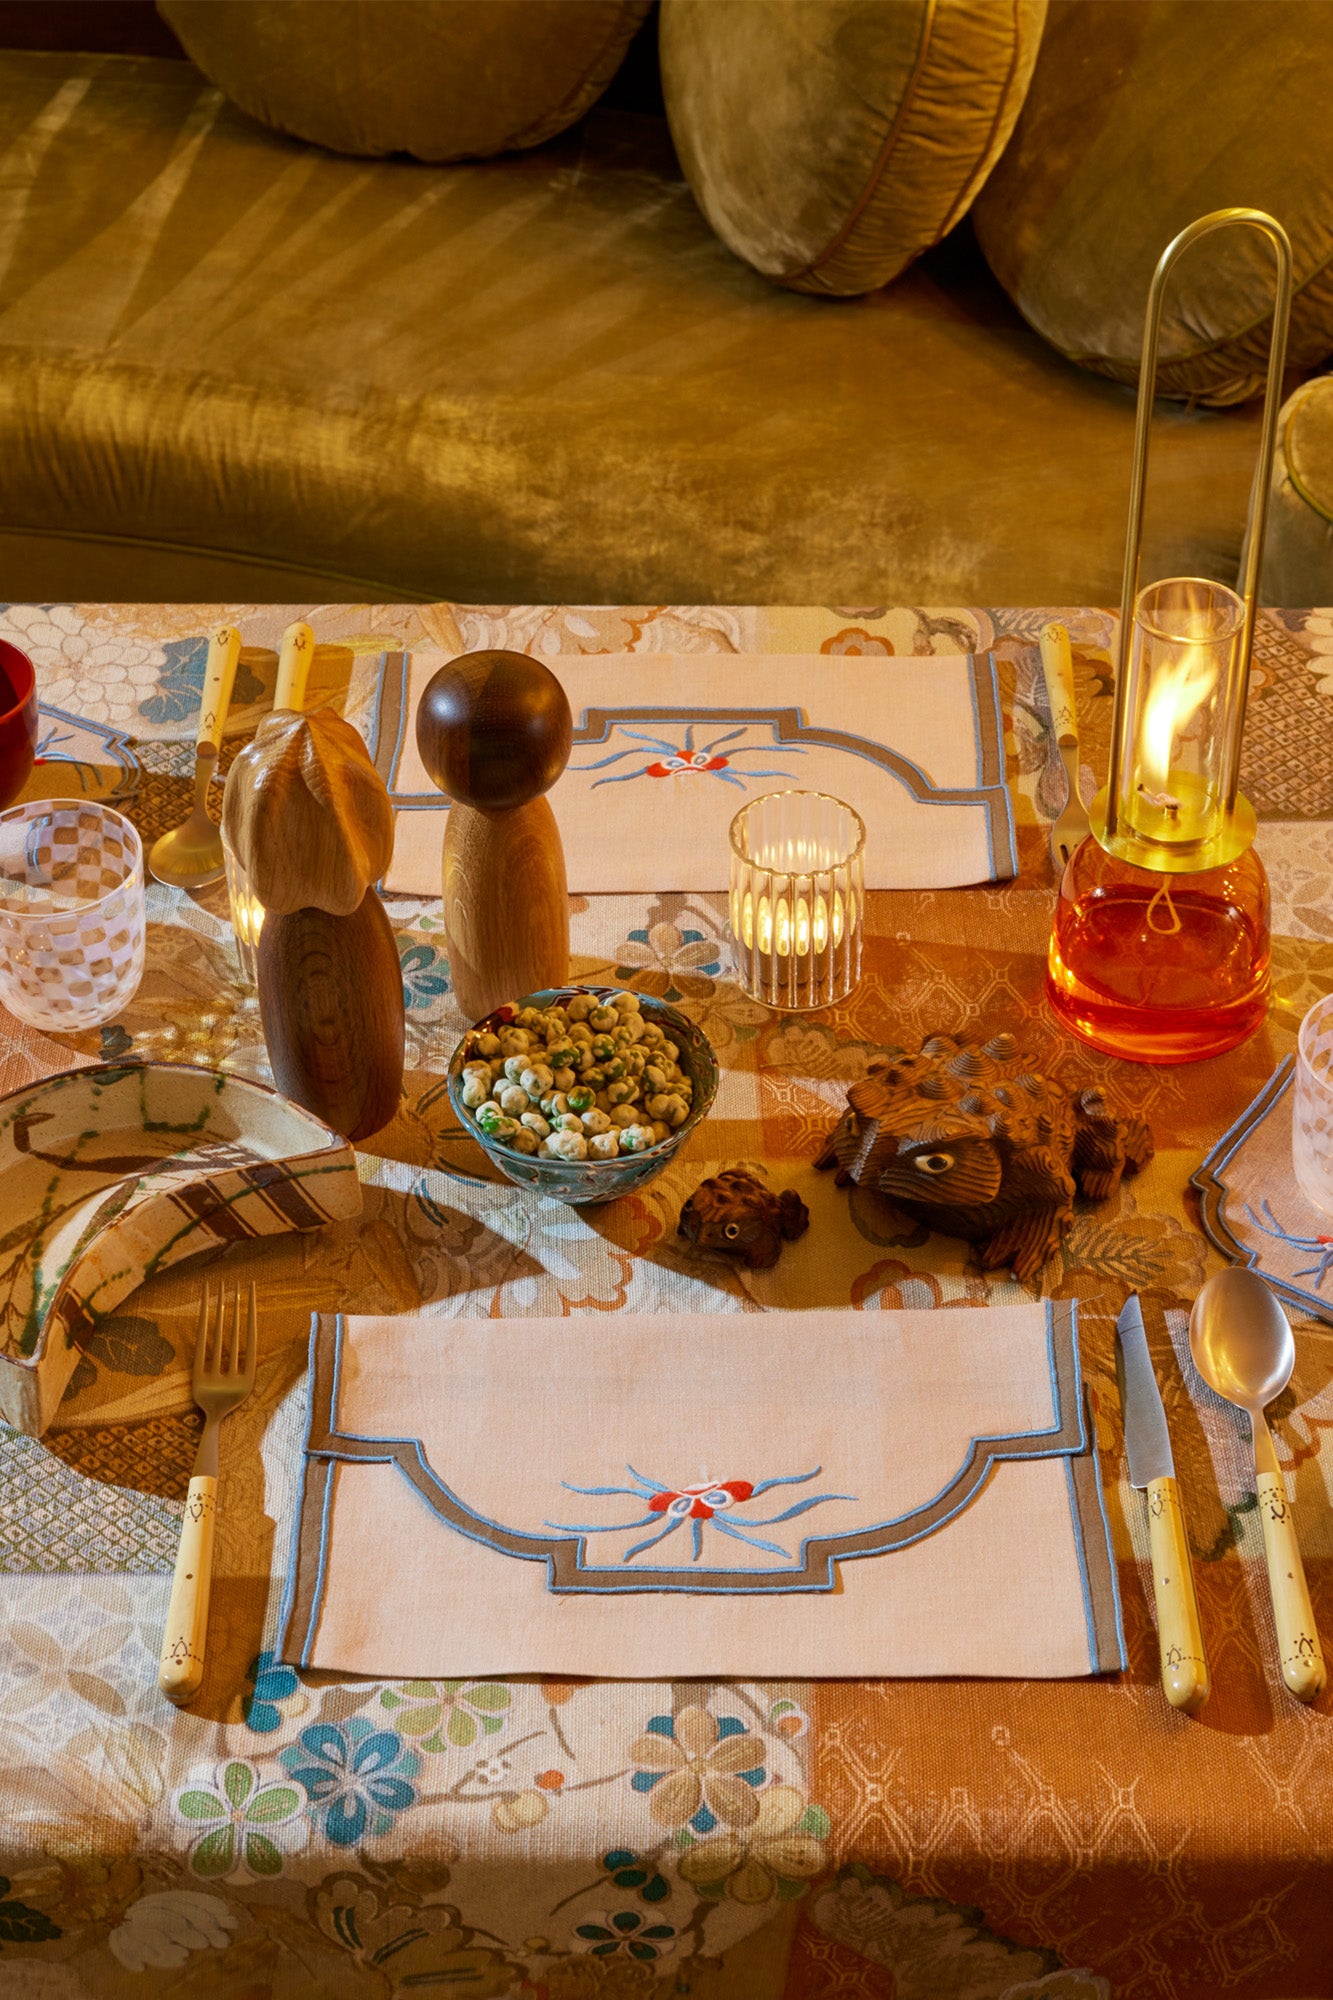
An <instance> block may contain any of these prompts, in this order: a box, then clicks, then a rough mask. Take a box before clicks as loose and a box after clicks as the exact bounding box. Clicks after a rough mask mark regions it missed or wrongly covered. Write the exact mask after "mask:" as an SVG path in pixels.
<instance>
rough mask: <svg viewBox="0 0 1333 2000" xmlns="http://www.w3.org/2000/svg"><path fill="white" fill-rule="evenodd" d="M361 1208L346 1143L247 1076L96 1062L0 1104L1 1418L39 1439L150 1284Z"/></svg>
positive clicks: (184, 1067) (353, 1159)
mask: <svg viewBox="0 0 1333 2000" xmlns="http://www.w3.org/2000/svg"><path fill="white" fill-rule="evenodd" d="M360 1208H361V1189H360V1184H359V1182H358V1180H357V1174H356V1155H355V1154H354V1152H353V1151H352V1148H351V1146H350V1145H349V1144H348V1142H347V1141H346V1139H344V1138H342V1137H341V1135H340V1134H339V1133H337V1132H335V1131H333V1130H332V1128H331V1127H330V1126H328V1125H325V1124H324V1123H323V1122H322V1121H321V1120H320V1119H318V1118H313V1117H311V1115H310V1113H309V1112H307V1111H303V1110H301V1108H300V1107H299V1105H296V1104H293V1103H292V1102H291V1101H290V1100H289V1099H288V1098H285V1097H282V1096H280V1095H279V1094H278V1093H277V1092H276V1091H274V1090H269V1089H267V1088H266V1087H265V1086H264V1085H263V1084H258V1083H251V1082H249V1081H248V1080H247V1079H246V1078H244V1077H237V1076H225V1075H223V1074H221V1072H219V1071H216V1070H209V1069H201V1068H196V1067H194V1066H193V1065H190V1064H185V1063H129V1064H115V1065H112V1064H104V1065H98V1066H96V1067H93V1068H89V1069H76V1070H67V1071H65V1072H63V1073H62V1074H60V1075H58V1076H50V1077H45V1078H43V1079H42V1080H41V1081H40V1082H38V1083H34V1084H30V1085H28V1086H27V1087H26V1088H24V1089H22V1090H17V1091H13V1092H11V1094H10V1095H9V1096H8V1097H4V1098H0V1418H3V1420H4V1421H5V1422H6V1423H9V1424H12V1425H14V1426H15V1428H16V1429H18V1430H21V1431H25V1432H27V1433H28V1434H29V1435H30V1436H33V1437H37V1436H40V1435H41V1433H42V1432H43V1431H44V1430H45V1429H46V1426H47V1425H48V1424H49V1423H50V1421H51V1418H52V1416H53V1415H54V1414H55V1409H56V1405H57V1403H58V1402H59V1401H60V1398H61V1396H62V1395H63V1394H64V1391H65V1387H66V1384H67V1383H68V1381H69V1378H70V1376H71V1375H72V1374H73V1372H74V1369H75V1367H76V1365H77V1363H78V1359H79V1349H80V1344H81V1342H82V1341H83V1340H85V1339H86V1338H87V1336H88V1334H89V1333H90V1332H91V1331H92V1329H93V1328H94V1327H95V1326H96V1325H97V1323H98V1321H99V1320H100V1319H102V1318H103V1317H105V1316H106V1315H107V1314H108V1313H112V1312H114V1311H115V1310H116V1308H117V1307H118V1306H119V1305H120V1303H121V1301H122V1300H123V1299H124V1298H126V1297H127V1295H128V1294H129V1293H130V1292H132V1291H134V1289H135V1288H136V1286H138V1285H140V1284H142V1283H143V1281H144V1279H145V1278H148V1277H151V1276H152V1274H153V1273H154V1272H156V1271H161V1270H165V1269H166V1268H167V1267H168V1266H169V1265H172V1264H177V1263H179V1262H181V1260H182V1259H184V1258H186V1257H193V1256H196V1255H197V1254H198V1253H199V1252H200V1251H203V1250H214V1249H217V1248H219V1247H221V1246H223V1245H225V1244H228V1243H236V1242H240V1241H242V1240H243V1239H245V1238H247V1237H253V1236H276V1235H279V1234H281V1233H283V1232H284V1231H287V1230H292V1229H316V1228H318V1227H319V1226H320V1224H321V1223H324V1222H330V1221H333V1220H335V1219H341V1218H343V1217H346V1216H354V1215H356V1214H358V1213H359V1212H360Z"/></svg>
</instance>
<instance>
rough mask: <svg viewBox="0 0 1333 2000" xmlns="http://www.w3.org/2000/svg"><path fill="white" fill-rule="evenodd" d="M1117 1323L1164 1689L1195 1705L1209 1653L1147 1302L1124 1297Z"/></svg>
mask: <svg viewBox="0 0 1333 2000" xmlns="http://www.w3.org/2000/svg"><path fill="white" fill-rule="evenodd" d="M1115 1330H1116V1334H1117V1337H1118V1338H1119V1341H1120V1359H1121V1363H1122V1367H1123V1391H1122V1393H1123V1399H1124V1412H1125V1452H1126V1455H1127V1456H1128V1459H1129V1480H1130V1484H1131V1486H1139V1487H1146V1488H1147V1492H1148V1541H1149V1546H1150V1548H1151V1551H1152V1581H1153V1595H1154V1596H1155V1598H1156V1600H1157V1643H1158V1647H1159V1649H1160V1652H1161V1659H1162V1690H1163V1692H1164V1693H1165V1695H1166V1698H1167V1700H1168V1701H1169V1702H1170V1703H1171V1706H1172V1707H1173V1708H1183V1709H1185V1710H1186V1711H1187V1712H1193V1710H1194V1709H1196V1708H1200V1707H1202V1705H1203V1703H1204V1702H1205V1701H1207V1699H1208V1685H1209V1683H1208V1662H1207V1660H1206V1658H1205V1657H1204V1650H1203V1633H1202V1631H1201V1630H1200V1626H1199V1606H1198V1604H1197V1602H1196V1600H1195V1596H1194V1572H1193V1570H1192V1569H1191V1567H1190V1555H1189V1545H1188V1543H1187V1541H1186V1539H1185V1520H1184V1516H1183V1515H1182V1513H1181V1511H1180V1493H1179V1491H1178V1489H1177V1487H1176V1465H1175V1460H1174V1458H1173V1457H1172V1455H1171V1435H1170V1432H1169V1431H1168V1430H1167V1427H1166V1411H1165V1410H1164V1409H1163V1408H1162V1396H1161V1391H1160V1390H1159V1389H1158V1387H1157V1377H1156V1376H1155V1375H1154V1374H1153V1366H1152V1358H1151V1356H1150V1355H1149V1353H1148V1339H1147V1335H1146V1334H1145V1333H1144V1330H1143V1309H1142V1307H1141V1306H1140V1305H1139V1302H1138V1298H1137V1297H1136V1296H1135V1295H1134V1294H1133V1293H1131V1294H1130V1296H1129V1298H1127V1299H1126V1301H1125V1305H1124V1310H1123V1311H1122V1312H1121V1315H1120V1317H1119V1319H1118V1320H1117V1321H1116V1323H1115Z"/></svg>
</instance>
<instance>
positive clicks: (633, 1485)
mask: <svg viewBox="0 0 1333 2000" xmlns="http://www.w3.org/2000/svg"><path fill="white" fill-rule="evenodd" d="M282 1624H283V1630H282V1637H281V1641H280V1645H281V1652H282V1657H283V1658H284V1659H286V1660H289V1661H291V1662H292V1663H293V1664H299V1665H301V1666H305V1667H314V1668H328V1669H332V1670H335V1671H338V1672H342V1673H351V1674H376V1675H389V1676H393V1677H395V1678H399V1677H401V1678H416V1677H425V1678H429V1677H432V1676H439V1675H449V1676H453V1675H477V1674H500V1673H505V1674H510V1673H559V1674H616V1675H618V1676H640V1675H642V1676H655V1677H656V1678H658V1679H660V1678H661V1677H662V1676H663V1675H669V1676H676V1675H680V1676H689V1675H718V1676H728V1675H755V1676H759V1677H761V1678H762V1677H771V1676H774V1675H779V1674H781V1675H788V1676H790V1675H797V1676H803V1675H831V1676H840V1675H854V1676H859V1675H867V1674H869V1675H937V1674H982V1675H1017V1676H1023V1677H1054V1676H1061V1675H1079V1674H1088V1673H1096V1672H1100V1671H1104V1670H1106V1669H1110V1668H1116V1667H1121V1666H1123V1665H1124V1648H1123V1640H1122V1637H1121V1633H1120V1624H1119V1607H1118V1603H1117V1600H1116V1587H1115V1577H1114V1565H1113V1561H1112V1557H1111V1550H1110V1544H1109V1540H1108V1532H1107V1526H1106V1520H1105V1515H1104V1513H1103V1510H1102V1501H1101V1486H1100V1480H1099V1476H1098V1469H1097V1461H1096V1456H1095V1453H1094V1451H1093V1450H1092V1447H1091V1443H1090V1439H1089V1433H1088V1427H1087V1424H1086V1419H1085V1411H1084V1404H1083V1395H1082V1387H1081V1382H1080V1374H1079V1359H1078V1343H1077V1331H1076V1325H1075V1308H1074V1306H1073V1304H1072V1303H1070V1302H1064V1301H1062V1302H1059V1303H1052V1302H1046V1303H1044V1304H1040V1305H1021V1306H1008V1307H993V1308H989V1309H980V1310H969V1309H966V1308H963V1309H943V1310H937V1311H926V1312H892V1313H855V1312H845V1311H819V1312H806V1313H784V1312H772V1313H765V1314H764V1315H762V1316H751V1315H748V1314H747V1315H744V1316H737V1315H707V1316H699V1317H691V1318H688V1319H679V1318H675V1317H663V1316H643V1315H627V1314H618V1315H617V1316H616V1319H615V1322H614V1324H613V1325H610V1324H608V1323H606V1322H605V1321H603V1320H601V1319H599V1318H573V1319H559V1320H531V1319H524V1320H512V1321H505V1320H498V1321H493V1320H480V1319H478V1320H462V1321H460V1320H444V1319H422V1318H401V1319H393V1318H346V1319H344V1318H342V1317H341V1316H327V1315H325V1316H319V1317H317V1318H316V1321H315V1324H314V1328H313V1331H312V1337H311V1363H310V1429H309V1435H308V1439H307V1444H306V1454H305V1465H304V1474H303V1479H302V1481H301V1494H300V1500H299V1505H298V1517H297V1520H296V1524H295V1531H294V1548H293V1562H292V1573H291V1578H290V1583H289V1589H288V1598H287V1603H286V1605H285V1607H284V1613H283V1621H282Z"/></svg>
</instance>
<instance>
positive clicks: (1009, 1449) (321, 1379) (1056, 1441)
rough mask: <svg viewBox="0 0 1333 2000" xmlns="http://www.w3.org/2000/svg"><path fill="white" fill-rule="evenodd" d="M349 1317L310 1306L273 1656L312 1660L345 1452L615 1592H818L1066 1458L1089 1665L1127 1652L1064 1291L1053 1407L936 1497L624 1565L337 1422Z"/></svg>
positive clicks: (350, 1459) (503, 1544) (444, 1518)
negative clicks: (758, 1540) (663, 1563)
mask: <svg viewBox="0 0 1333 2000" xmlns="http://www.w3.org/2000/svg"><path fill="white" fill-rule="evenodd" d="M344 1338H345V1324H344V1321H343V1318H342V1316H341V1315H340V1314H337V1315H335V1314H315V1315H314V1316H313V1319H312V1325H311V1337H310V1418H309V1428H308V1431H307V1436H306V1444H305V1464H304V1468H303V1478H302V1489H301V1495H300V1500H299V1504H298V1508H297V1518H296V1523H295V1531H294V1541H293V1550H292V1566H291V1573H290V1577H289V1581H288V1587H287V1593H286V1598H285V1601H284V1604H283V1610H282V1615H281V1636H280V1640H279V1645H280V1651H281V1657H283V1658H284V1659H287V1660H289V1661H291V1662H292V1663H293V1664H294V1665H299V1666H307V1665H309V1663H310V1661H311V1659H312V1658H313V1653H314V1644H315V1637H316V1634H317V1632H318V1628H319V1618H320V1610H321V1606H322V1601H323V1595H324V1582H325V1575H326V1570H327V1558H328V1536H329V1520H330V1514H331V1509H332V1501H333V1489H334V1486H335V1484H336V1483H337V1480H338V1477H339V1473H340V1470H341V1471H344V1472H345V1471H346V1470H347V1469H349V1468H350V1467H352V1466H354V1465H366V1464H371V1465H385V1464H391V1465H395V1466H396V1467H397V1469H398V1471H399V1472H400V1473H401V1474H402V1476H403V1477H404V1478H405V1479H406V1480H407V1482H408V1484H409V1485H411V1486H412V1487H413V1488H414V1489H415V1491H416V1492H417V1493H418V1494H419V1496H420V1497H421V1499H422V1500H423V1501H424V1502H425V1504H426V1505H427V1506H428V1507H429V1508H430V1509H431V1511H432V1513H434V1514H435V1515H436V1516H437V1517H438V1518H439V1519H440V1521H441V1522H443V1524H444V1525H445V1526H446V1527H448V1528H450V1529H452V1530H453V1531H454V1532H455V1533H457V1534H461V1535H464V1536H466V1537H467V1538H468V1540H470V1541H474V1542H479V1543H481V1544H482V1545H483V1546H485V1547H488V1548H491V1549H493V1550H494V1551H495V1552H496V1553H497V1554H499V1555H507V1556H512V1557H515V1558H517V1559H518V1560H520V1561H525V1562H541V1563H544V1564H545V1566H546V1585H547V1588H548V1590H550V1591H552V1592H554V1593H556V1594H561V1595H564V1594H573V1595H596V1596H608V1595H614V1596H620V1595H635V1594H643V1593H646V1592H652V1593H661V1592H666V1593H675V1594H680V1593H683V1594H688V1595H691V1596H710V1595H718V1594H720V1595H726V1596H735V1595H750V1596H753V1595H765V1594H767V1595H774V1594H781V1595H785V1594H790V1593H793V1592H802V1593H809V1592H827V1591H832V1590H835V1589H836V1588H837V1565H838V1563H840V1562H845V1561H851V1560H856V1559H859V1558H861V1557H865V1556H876V1555H886V1554H890V1553H891V1552H892V1551H894V1550H896V1549H902V1548H907V1547H910V1546H911V1545H912V1544H913V1543H914V1542H919V1541H921V1540H922V1539H923V1538H924V1537H925V1536H927V1535H930V1534H933V1533H934V1532H935V1531H936V1530H937V1529H938V1528H941V1527H943V1526H944V1525H945V1524H946V1523H947V1522H949V1521H951V1520H953V1519H954V1517H955V1516H956V1515H957V1514H959V1513H961V1512H962V1510H963V1509H964V1508H965V1507H966V1506H967V1505H968V1504H969V1503H970V1502H971V1501H972V1500H973V1499H974V1498H975V1496H976V1495H977V1494H978V1493H979V1492H980V1491H981V1489H982V1488H983V1487H984V1486H985V1484H986V1482H987V1480H988V1479H989V1477H990V1475H991V1472H992V1470H993V1468H994V1467H995V1466H996V1465H997V1464H999V1463H1002V1462H1003V1461H1005V1460H1023V1459H1041V1458H1056V1457H1062V1458H1064V1459H1066V1461H1068V1462H1069V1466H1070V1474H1069V1494H1070V1506H1071V1514H1072V1527H1073V1533H1074V1539H1075V1545H1076V1547H1077V1549H1078V1553H1079V1563H1080V1569H1081V1572H1082V1579H1083V1592H1084V1601H1085V1607H1086V1610H1087V1617H1088V1635H1089V1639H1088V1643H1089V1665H1090V1668H1091V1670H1092V1671H1093V1672H1104V1671H1107V1670H1108V1669H1113V1668H1118V1667H1122V1666H1123V1665H1124V1641H1123V1637H1122V1634H1121V1629H1120V1611H1119V1601H1118V1597H1117V1594H1116V1585H1115V1575H1114V1564H1113V1560H1112V1556H1111V1549H1110V1541H1109V1535H1108V1530H1107V1526H1106V1519H1105V1514H1104V1511H1103V1508H1102V1501H1101V1483H1100V1476H1099V1473H1098V1470H1097V1463H1096V1456H1095V1452H1094V1450H1093V1448H1092V1442H1091V1431H1090V1429H1089V1426H1088V1422H1087V1418H1086V1412H1085V1406H1084V1397H1083V1385H1082V1377H1081V1371H1080V1366H1079V1357H1078V1340H1077V1327H1076V1307H1075V1305H1074V1303H1073V1301H1071V1300H1059V1301H1048V1302H1047V1351H1048V1360H1049V1365H1050V1371H1051V1398H1052V1412H1053V1420H1052V1422H1051V1424H1049V1425H1048V1426H1045V1427H1044V1428H1042V1429H1039V1430H1034V1431H1030V1432H1022V1433H1002V1434H1001V1433H997V1434H995V1435H992V1436H982V1437H974V1438H972V1439H971V1440H970V1441H969V1444H968V1447H967V1450H966V1451H965V1453H964V1455H963V1459H962V1463H961V1464H960V1465H959V1467H958V1469H957V1471H956V1472H955V1473H954V1474H953V1475H952V1476H951V1478H950V1479H949V1480H947V1481H946V1483H945V1484H944V1486H943V1487H942V1488H941V1489H940V1491H939V1492H938V1493H936V1494H935V1495H934V1496H933V1498H932V1499H930V1500H928V1501H926V1502H924V1503H923V1505H921V1506H920V1507H917V1508H913V1509H912V1510H911V1511H910V1512H909V1513H907V1514H904V1515H900V1516H898V1517H897V1518H895V1519H893V1520H890V1521H882V1522H879V1523H876V1524H874V1525H872V1526H868V1527H862V1528H857V1529H854V1530H850V1531H847V1532H844V1533H841V1534H835V1535H816V1536H811V1537H809V1538H808V1539H807V1540H805V1541H804V1542H802V1544H801V1546H800V1550H799V1553H798V1555H797V1558H796V1560H795V1561H794V1562H793V1563H791V1564H788V1565H786V1566H781V1567H779V1566H774V1567H772V1568H768V1569H723V1568H709V1569H707V1570H700V1569H698V1568H697V1567H696V1566H695V1565H693V1564H690V1565H688V1566H676V1567H672V1568H653V1567H650V1566H644V1567H636V1568H635V1569H633V1570H628V1569H626V1568H625V1566H624V1565H623V1563H618V1564H615V1565H612V1564H606V1563H600V1562H598V1561H596V1560H595V1559H591V1558H590V1557H589V1552H588V1544H587V1538H586V1537H585V1536H583V1535H578V1534H568V1533H565V1534H561V1533H553V1532H549V1531H548V1532H545V1533H540V1534H534V1533H530V1532H528V1531H527V1530H523V1529H518V1528H512V1527H509V1526H507V1525H506V1524H504V1523H503V1522H498V1521H492V1520H490V1519H488V1518H487V1517H486V1516H484V1515H482V1514H479V1513H478V1512H477V1511H476V1510H475V1509H474V1508H471V1507H469V1506H468V1505H467V1503H466V1502H465V1501H464V1500H463V1499H461V1498H460V1496H459V1495H458V1494H457V1493H456V1492H454V1490H453V1489H452V1488H451V1487H450V1486H449V1485H448V1483H447V1481H446V1480H445V1479H444V1478H443V1477H442V1476H441V1474H440V1472H439V1471H438V1470H437V1469H436V1468H435V1467H434V1466H432V1465H431V1463H430V1461H429V1459H428V1457H427V1455H426V1452H425V1449H424V1447H423V1446H422V1443H421V1441H420V1439H418V1438H412V1437H397V1438H395V1437H387V1438H386V1437H365V1436H361V1435H358V1434H356V1433H352V1432H348V1431H344V1430H341V1429H340V1428H339V1427H338V1422H337V1412H338V1402H339V1394H338V1392H339V1380H340V1373H341V1362H342V1350H343V1342H344Z"/></svg>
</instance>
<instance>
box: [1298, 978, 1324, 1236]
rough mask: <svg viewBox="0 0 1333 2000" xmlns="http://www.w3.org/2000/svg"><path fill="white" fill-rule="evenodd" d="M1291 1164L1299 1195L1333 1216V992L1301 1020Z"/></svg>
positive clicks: (1318, 1002) (1318, 1001) (1316, 1004)
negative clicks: (1298, 1186) (1299, 1191)
mask: <svg viewBox="0 0 1333 2000" xmlns="http://www.w3.org/2000/svg"><path fill="white" fill-rule="evenodd" d="M1291 1164H1292V1168H1293V1170H1294V1172H1295V1175H1296V1179H1297V1181H1298V1182H1299V1183H1300V1189H1301V1192H1302V1194H1303V1195H1305V1196H1306V1198H1307V1199H1308V1200H1309V1201H1312V1202H1313V1203H1314V1205H1315V1207H1316V1208H1322V1209H1323V1211H1324V1213H1325V1215H1333V994H1329V995H1328V996H1327V997H1326V998H1325V999H1323V1000H1317V1001H1316V1002H1315V1004H1314V1006H1313V1007H1312V1008H1311V1009H1310V1011H1309V1013H1308V1014H1307V1015H1306V1017H1305V1019H1304V1020H1303V1021H1302V1022H1301V1032H1300V1036H1299V1039H1298V1041H1297V1045H1296V1098H1295V1103H1294V1104H1293V1106H1292V1118H1291Z"/></svg>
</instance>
